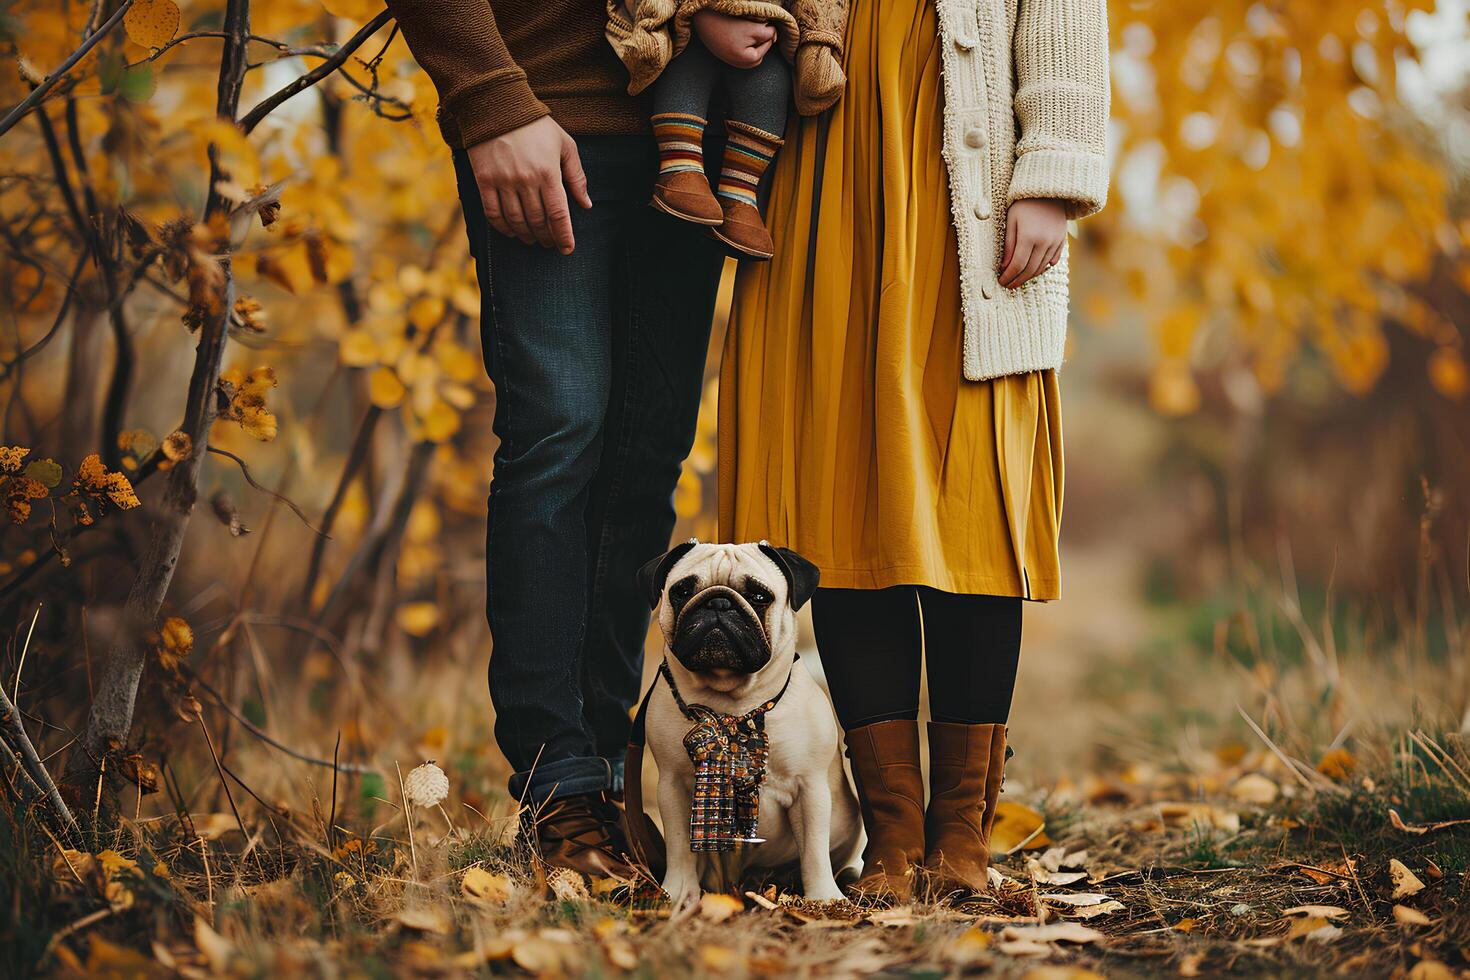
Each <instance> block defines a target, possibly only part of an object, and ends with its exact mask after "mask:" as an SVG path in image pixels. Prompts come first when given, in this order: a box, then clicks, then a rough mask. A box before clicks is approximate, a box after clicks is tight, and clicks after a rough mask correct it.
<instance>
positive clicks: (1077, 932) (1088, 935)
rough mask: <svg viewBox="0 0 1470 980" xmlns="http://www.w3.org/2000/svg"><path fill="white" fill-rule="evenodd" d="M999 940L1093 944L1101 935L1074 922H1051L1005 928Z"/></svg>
mask: <svg viewBox="0 0 1470 980" xmlns="http://www.w3.org/2000/svg"><path fill="white" fill-rule="evenodd" d="M1001 938H1002V939H1006V940H1011V941H1016V942H1031V943H1095V942H1097V941H1098V940H1099V939H1102V938H1103V934H1102V933H1100V932H1098V931H1097V930H1096V929H1089V928H1088V927H1087V926H1084V925H1078V924H1077V923H1075V922H1053V923H1049V924H1047V925H1044V926H1006V927H1005V929H1004V930H1002V932H1001Z"/></svg>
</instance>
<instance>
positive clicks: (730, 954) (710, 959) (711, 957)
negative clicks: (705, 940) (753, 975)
mask: <svg viewBox="0 0 1470 980" xmlns="http://www.w3.org/2000/svg"><path fill="white" fill-rule="evenodd" d="M699 961H700V963H702V964H704V967H705V969H707V970H712V971H714V972H715V973H725V972H726V971H729V970H732V969H734V968H735V967H736V966H737V965H739V962H740V956H739V954H737V953H736V952H735V951H734V950H733V949H731V948H730V947H728V946H715V945H713V944H706V945H704V946H701V947H699Z"/></svg>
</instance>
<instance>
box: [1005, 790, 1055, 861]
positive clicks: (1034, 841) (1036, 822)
mask: <svg viewBox="0 0 1470 980" xmlns="http://www.w3.org/2000/svg"><path fill="white" fill-rule="evenodd" d="M1050 843H1051V838H1050V837H1047V836H1046V819H1045V818H1044V817H1042V815H1041V814H1040V813H1039V812H1038V811H1036V810H1033V809H1032V808H1031V807H1029V806H1026V805H1025V804H1024V803H1017V802H1015V801H1014V800H1002V801H1000V802H999V803H997V804H996V807H995V825H994V826H993V827H992V828H991V831H990V847H991V850H992V851H994V852H998V853H1003V854H1009V853H1011V852H1012V851H1017V850H1021V849H1022V848H1024V849H1025V850H1028V851H1034V850H1039V849H1040V848H1043V847H1045V846H1046V845H1048V844H1050Z"/></svg>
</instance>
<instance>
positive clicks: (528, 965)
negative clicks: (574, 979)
mask: <svg viewBox="0 0 1470 980" xmlns="http://www.w3.org/2000/svg"><path fill="white" fill-rule="evenodd" d="M558 932H560V930H556V929H543V930H542V931H541V932H540V933H538V934H537V935H534V936H527V937H525V938H524V939H521V940H518V941H517V942H516V944H515V945H514V946H513V947H511V951H510V958H511V960H512V961H513V962H514V963H515V965H516V966H518V967H520V968H521V969H522V970H525V971H526V972H527V973H534V974H536V975H537V976H547V975H555V974H561V973H566V972H568V970H567V967H568V966H569V960H570V959H571V958H572V955H571V954H572V953H573V948H572V947H571V946H569V945H568V944H567V943H566V942H564V941H562V940H561V939H560V938H559V937H558V936H557V935H556V933H558Z"/></svg>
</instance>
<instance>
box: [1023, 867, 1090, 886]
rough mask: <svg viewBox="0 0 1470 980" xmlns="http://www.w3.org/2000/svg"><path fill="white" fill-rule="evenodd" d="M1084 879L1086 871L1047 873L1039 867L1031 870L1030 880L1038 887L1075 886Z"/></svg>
mask: <svg viewBox="0 0 1470 980" xmlns="http://www.w3.org/2000/svg"><path fill="white" fill-rule="evenodd" d="M1086 877H1087V872H1086V871H1047V870H1046V869H1045V868H1041V867H1036V868H1033V869H1032V870H1031V880H1032V881H1034V882H1036V883H1037V884H1038V885H1075V884H1076V883H1077V882H1079V881H1082V880H1083V879H1085V878H1086Z"/></svg>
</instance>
